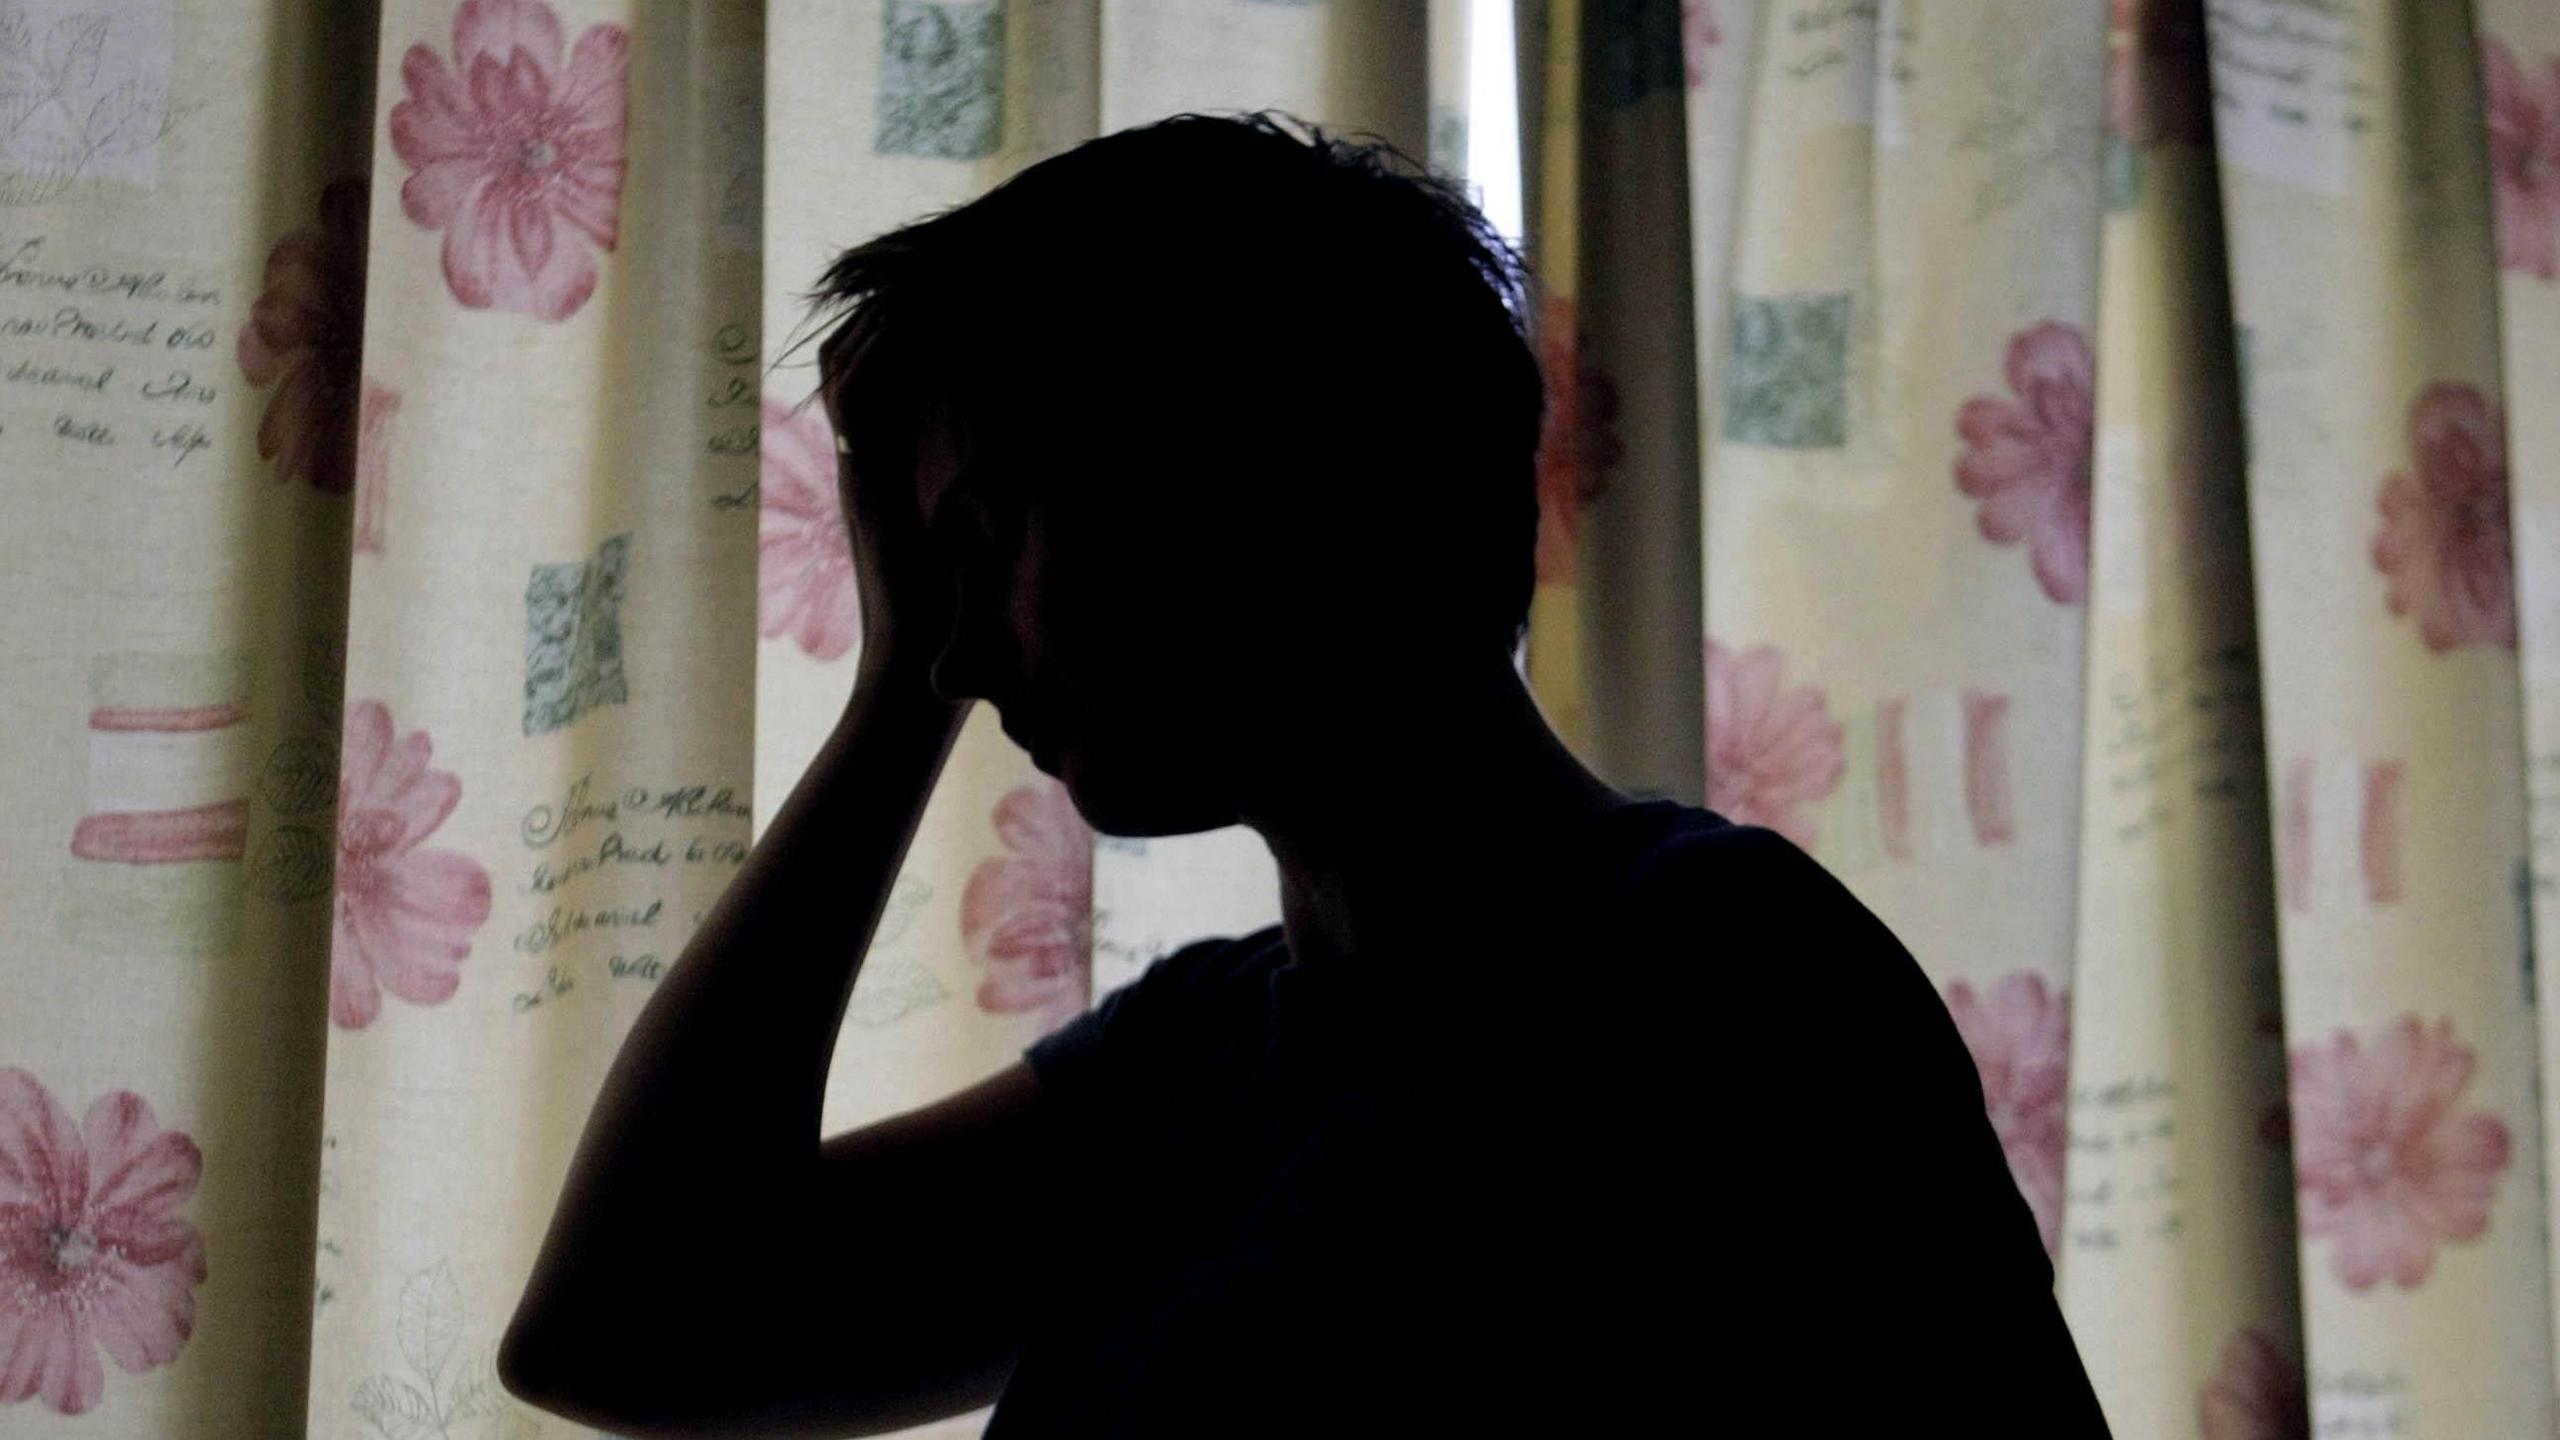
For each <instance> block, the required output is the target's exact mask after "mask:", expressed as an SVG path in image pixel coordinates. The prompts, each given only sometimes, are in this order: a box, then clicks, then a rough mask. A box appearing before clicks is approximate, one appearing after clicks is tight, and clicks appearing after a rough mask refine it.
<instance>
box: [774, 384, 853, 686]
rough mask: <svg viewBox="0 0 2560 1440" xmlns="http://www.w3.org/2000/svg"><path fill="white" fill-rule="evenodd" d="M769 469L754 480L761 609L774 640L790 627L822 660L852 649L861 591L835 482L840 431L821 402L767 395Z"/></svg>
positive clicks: (841, 495)
mask: <svg viewBox="0 0 2560 1440" xmlns="http://www.w3.org/2000/svg"><path fill="white" fill-rule="evenodd" d="M762 449H763V451H764V459H763V473H762V476H761V478H759V479H758V480H757V482H756V494H757V497H758V502H757V512H758V519H757V526H758V536H759V538H758V548H757V557H756V609H757V613H758V617H759V628H760V629H762V631H763V632H764V634H765V636H766V637H767V638H768V639H769V638H771V637H773V636H777V635H782V634H785V633H788V634H789V635H790V636H791V637H792V638H793V639H795V640H797V641H799V642H800V648H801V649H802V650H805V651H807V652H808V653H809V654H810V655H812V656H814V657H816V658H818V659H820V660H833V659H836V658H838V657H839V656H841V655H843V654H844V652H846V651H847V650H850V649H852V648H853V642H854V640H855V639H856V638H857V637H858V636H860V635H861V633H862V596H861V592H860V591H859V589H858V588H857V587H856V586H855V584H854V578H853V537H852V534H851V533H850V532H849V531H848V530H846V528H845V523H844V496H843V494H842V493H841V492H840V491H838V490H837V488H836V449H835V435H834V431H833V430H832V429H831V428H830V427H829V426H828V424H827V416H826V412H825V411H823V410H821V409H819V408H818V407H817V406H815V405H811V406H807V407H804V408H801V409H796V410H795V409H794V408H792V407H791V406H788V405H785V404H783V403H782V402H781V401H779V400H776V399H774V398H773V397H772V396H770V395H768V396H766V397H765V400H764V439H763V441H762Z"/></svg>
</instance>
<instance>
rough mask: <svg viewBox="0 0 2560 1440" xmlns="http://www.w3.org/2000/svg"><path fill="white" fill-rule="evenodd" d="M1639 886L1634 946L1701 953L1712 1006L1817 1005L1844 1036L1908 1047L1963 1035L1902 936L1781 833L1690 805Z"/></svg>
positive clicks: (1633, 896) (1639, 876) (1635, 877)
mask: <svg viewBox="0 0 2560 1440" xmlns="http://www.w3.org/2000/svg"><path fill="white" fill-rule="evenodd" d="M1628 885H1629V889H1628V892H1627V903H1626V904H1625V906H1624V907H1623V914H1624V917H1625V918H1624V923H1625V924H1626V925H1627V927H1628V929H1629V932H1630V936H1631V938H1632V939H1634V940H1635V941H1636V942H1637V943H1638V944H1639V945H1641V946H1644V947H1647V948H1657V949H1660V950H1663V951H1666V952H1685V953H1687V954H1688V955H1690V956H1692V957H1693V962H1692V963H1693V964H1694V965H1695V966H1696V969H1695V971H1694V972H1693V974H1692V976H1691V977H1690V978H1691V979H1692V980H1693V981H1694V982H1695V984H1697V985H1699V986H1701V987H1704V989H1705V991H1706V992H1707V993H1704V994H1702V995H1701V996H1700V999H1701V1000H1702V1001H1705V1000H1709V999H1712V1000H1715V1001H1717V1002H1719V1004H1720V1006H1723V1007H1729V1006H1730V1005H1731V1004H1733V1003H1736V1002H1743V1003H1752V1002H1756V1003H1761V1004H1767V1005H1784V1006H1790V1007H1793V1006H1804V1005H1809V1006H1813V1007H1815V1009H1816V1010H1817V1011H1818V1012H1819V1013H1821V1014H1822V1015H1824V1016H1825V1017H1826V1024H1827V1025H1828V1026H1830V1027H1833V1028H1834V1033H1839V1029H1838V1027H1844V1026H1845V1027H1848V1028H1851V1029H1856V1030H1863V1031H1872V1032H1875V1033H1877V1034H1878V1035H1880V1036H1883V1037H1887V1038H1889V1039H1890V1040H1892V1041H1893V1042H1894V1043H1895V1044H1896V1045H1897V1046H1898V1045H1900V1044H1904V1043H1911V1042H1912V1041H1914V1040H1917V1041H1918V1043H1923V1044H1932V1045H1936V1046H1937V1047H1938V1048H1944V1042H1947V1041H1950V1040H1953V1039H1954V1038H1955V1030H1954V1026H1953V1023H1952V1021H1951V1020H1950V1019H1949V1017H1948V1015H1947V1012H1946V1006H1945V1002H1944V1001H1943V1000H1942V999H1941V998H1940V997H1939V995H1938V991H1937V987H1936V985H1935V984H1934V983H1933V982H1932V981H1931V980H1930V979H1929V978H1928V976H1927V974H1926V973H1925V972H1924V971H1923V970H1922V968H1921V965H1920V962H1919V960H1918V958H1917V957H1915V956H1914V955H1913V954H1912V953H1911V951H1910V949H1909V948H1908V947H1907V946H1905V945H1904V943H1903V942H1902V940H1901V938H1900V937H1899V936H1897V935H1896V934H1895V933H1894V931H1893V929H1892V928H1891V927H1890V926H1888V925H1887V924H1886V923H1885V921H1884V920H1883V919H1882V917H1880V916H1878V915H1877V914H1876V913H1875V911H1874V910H1872V909H1870V908H1869V907H1868V906H1867V904H1866V903H1865V902H1864V901H1862V900H1861V899H1859V898H1858V896H1857V894H1856V892H1855V891H1853V890H1852V889H1851V888H1850V887H1849V885H1848V884H1847V883H1846V882H1845V881H1843V880H1842V879H1841V878H1840V877H1839V876H1838V875H1836V874H1834V873H1833V872H1832V871H1831V870H1830V869H1829V868H1828V867H1826V866H1825V865H1823V864H1822V862H1821V861H1819V860H1817V859H1815V858H1814V857H1813V855H1812V854H1811V853H1809V852H1808V851H1806V850H1805V849H1804V847H1803V846H1801V845H1798V844H1797V843H1796V842H1795V841H1794V840H1792V839H1790V838H1788V837H1787V836H1786V835H1785V834H1783V833H1781V832H1779V831H1777V830H1775V829H1772V828H1770V827H1767V826H1763V825H1755V824H1747V823H1738V822H1735V821H1732V820H1730V819H1728V818H1726V817H1725V816H1723V815H1720V814H1717V813H1716V812H1714V811H1712V810H1706V809H1700V808H1698V807H1694V806H1691V807H1684V813H1682V814H1681V815H1679V816H1677V817H1675V818H1674V819H1673V820H1672V822H1671V823H1669V824H1668V825H1667V826H1666V827H1665V828H1664V830H1663V832H1662V834H1661V837H1660V839H1659V840H1658V841H1657V842H1656V843H1654V844H1653V845H1651V846H1650V847H1649V848H1648V849H1647V850H1646V851H1645V852H1644V854H1643V855H1642V856H1641V857H1640V858H1639V859H1638V861H1637V862H1636V864H1635V865H1634V867H1633V869H1632V871H1631V873H1630V876H1629V880H1628ZM1920 1037H1926V1038H1925V1039H1921V1038H1920ZM1959 1050H1960V1046H1959Z"/></svg>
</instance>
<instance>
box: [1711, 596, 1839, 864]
mask: <svg viewBox="0 0 2560 1440" xmlns="http://www.w3.org/2000/svg"><path fill="white" fill-rule="evenodd" d="M1785 670H1786V660H1785V659H1784V657H1782V656H1781V655H1780V654H1779V653H1778V649H1777V647H1776V646H1773V645H1754V646H1752V647H1750V648H1749V649H1747V650H1744V651H1742V652H1741V653H1739V654H1736V653H1735V652H1734V651H1733V649H1732V648H1731V647H1729V646H1727V645H1726V644H1724V643H1723V642H1722V641H1720V640H1717V639H1716V638H1715V637H1714V636H1712V635H1710V636H1708V637H1707V808H1708V809H1710V810H1713V811H1715V812H1716V813H1717V814H1719V815H1722V816H1724V817H1725V818H1726V819H1728V820H1731V821H1733V822H1734V823H1736V824H1740V825H1765V826H1767V827H1768V828H1770V829H1772V830H1775V831H1777V832H1778V833H1779V834H1781V835H1784V836H1786V837H1787V838H1788V839H1789V840H1792V841H1794V842H1795V843H1796V844H1797V845H1798V846H1800V847H1802V848H1804V849H1807V850H1810V849H1812V848H1813V843H1814V839H1815V836H1816V834H1817V827H1816V825H1815V822H1814V819H1813V817H1812V816H1810V815H1807V814H1805V813H1804V811H1805V807H1806V806H1808V805H1813V804H1816V803H1818V802H1820V801H1821V800H1823V799H1824V798H1825V797H1827V796H1829V795H1830V794H1831V792H1832V791H1833V790H1836V789H1838V788H1839V785H1840V775H1841V772H1842V770H1843V769H1845V768H1846V765H1847V760H1846V757H1845V756H1844V754H1843V752H1842V751H1841V748H1840V726H1839V725H1838V724H1837V723H1836V722H1834V721H1833V720H1832V718H1831V713H1830V709H1829V707H1828V705H1827V704H1826V703H1825V701H1824V699H1823V693H1822V687H1821V686H1819V685H1798V686H1795V687H1793V688H1789V687H1788V686H1786V685H1785V684H1784V682H1783V681H1782V679H1781V677H1782V675H1783V674H1784V673H1785Z"/></svg>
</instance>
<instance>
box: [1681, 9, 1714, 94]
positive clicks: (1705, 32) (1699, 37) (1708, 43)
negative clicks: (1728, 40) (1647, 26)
mask: <svg viewBox="0 0 2560 1440" xmlns="http://www.w3.org/2000/svg"><path fill="white" fill-rule="evenodd" d="M1722 43H1724V32H1723V31H1721V30H1719V29H1717V28H1716V0H1680V51H1681V57H1682V63H1683V65H1684V66H1685V68H1686V70H1687V74H1688V85H1689V88H1690V89H1692V90H1695V89H1697V88H1698V87H1699V86H1701V85H1704V84H1706V83H1707V60H1708V58H1709V57H1710V56H1712V55H1713V54H1714V53H1715V48H1716V46H1718V45H1720V44H1722Z"/></svg>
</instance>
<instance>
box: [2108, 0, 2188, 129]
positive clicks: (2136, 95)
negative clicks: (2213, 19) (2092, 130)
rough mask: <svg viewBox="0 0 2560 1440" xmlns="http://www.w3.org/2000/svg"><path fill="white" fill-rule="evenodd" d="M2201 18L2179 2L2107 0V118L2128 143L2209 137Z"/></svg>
mask: <svg viewBox="0 0 2560 1440" xmlns="http://www.w3.org/2000/svg"><path fill="white" fill-rule="evenodd" d="M2212 106H2213V91H2212V88H2211V86H2210V85H2209V84H2208V83H2207V81H2206V78H2205V48H2204V16H2203V12H2202V11H2201V10H2199V9H2198V8H2196V6H2194V5H2193V4H2192V3H2184V4H2182V3H2178V0H2114V3H2113V4H2112V6H2111V7H2110V10H2109V16H2108V25H2107V124H2108V126H2109V127H2110V128H2112V129H2113V130H2114V131H2115V132H2116V134H2117V135H2119V136H2121V137H2122V138H2123V139H2124V141H2125V143H2127V144H2129V145H2157V144H2159V143H2160V142H2162V141H2164V140H2168V141H2176V142H2177V143H2179V144H2182V145H2206V144H2210V143H2212V139H2213V132H2212V126H2211V124H2210V118H2211V114H2212Z"/></svg>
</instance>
